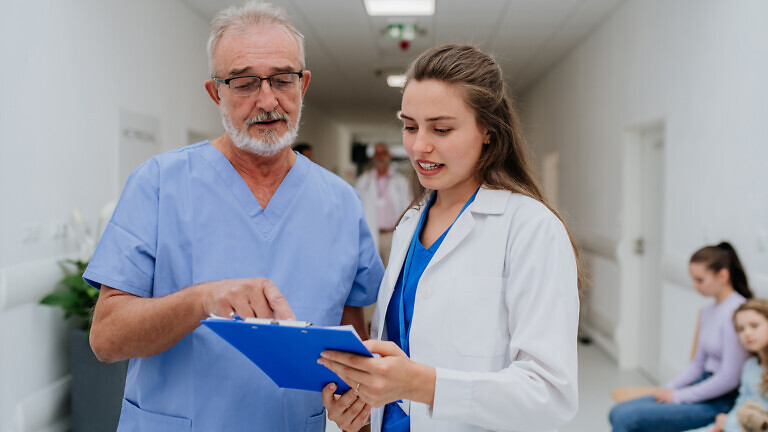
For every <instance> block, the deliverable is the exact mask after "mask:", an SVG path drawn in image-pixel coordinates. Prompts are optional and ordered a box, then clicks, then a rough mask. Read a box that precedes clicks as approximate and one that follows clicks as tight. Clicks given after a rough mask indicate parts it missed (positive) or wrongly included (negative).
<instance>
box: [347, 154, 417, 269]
mask: <svg viewBox="0 0 768 432" xmlns="http://www.w3.org/2000/svg"><path fill="white" fill-rule="evenodd" d="M391 162H392V155H391V154H390V153H389V147H388V146H387V144H385V143H383V142H380V143H377V144H376V145H375V146H374V147H373V168H372V169H371V170H369V171H367V172H365V173H363V174H361V175H360V177H359V178H358V179H357V182H356V186H355V188H356V189H357V191H358V193H359V194H360V199H362V200H363V207H364V208H365V217H366V220H367V221H368V226H369V227H370V230H371V233H372V234H373V238H374V241H375V242H376V246H377V247H378V249H379V255H380V256H381V259H382V261H383V262H384V266H386V265H387V262H388V260H389V249H390V248H391V247H392V232H393V231H394V230H395V225H397V221H398V219H399V218H400V215H401V214H402V213H403V212H404V211H405V208H406V207H407V206H408V204H409V203H410V196H409V195H410V194H409V192H408V181H407V180H406V179H405V177H403V176H402V175H401V174H400V173H398V172H397V171H396V170H394V169H392V167H391V166H390V164H391Z"/></svg>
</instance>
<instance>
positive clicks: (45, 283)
mask: <svg viewBox="0 0 768 432" xmlns="http://www.w3.org/2000/svg"><path fill="white" fill-rule="evenodd" d="M63 259H64V257H58V258H45V259H41V260H36V261H29V262H25V263H21V264H15V265H11V266H8V267H4V268H2V269H0V311H3V310H8V309H11V308H14V307H16V306H20V305H23V304H27V303H37V302H38V301H40V299H41V298H43V297H44V296H45V295H46V294H48V293H49V292H51V291H53V289H54V288H55V287H56V283H57V282H58V281H59V280H60V279H61V278H62V277H63V276H64V272H63V270H62V268H61V266H60V265H59V263H60V262H61V261H62V260H63Z"/></svg>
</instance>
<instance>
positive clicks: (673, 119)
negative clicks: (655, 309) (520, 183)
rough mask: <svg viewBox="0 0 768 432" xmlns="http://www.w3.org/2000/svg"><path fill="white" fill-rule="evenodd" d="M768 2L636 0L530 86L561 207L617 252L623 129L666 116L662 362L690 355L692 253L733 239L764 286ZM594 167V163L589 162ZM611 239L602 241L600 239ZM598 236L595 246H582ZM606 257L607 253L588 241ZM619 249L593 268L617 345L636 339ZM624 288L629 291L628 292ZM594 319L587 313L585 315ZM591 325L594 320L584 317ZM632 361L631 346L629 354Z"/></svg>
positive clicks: (595, 304)
mask: <svg viewBox="0 0 768 432" xmlns="http://www.w3.org/2000/svg"><path fill="white" fill-rule="evenodd" d="M767 42H768V2H765V1H762V0H740V1H736V2H729V1H721V0H672V1H670V0H629V1H628V2H626V3H625V4H623V5H622V6H621V7H620V8H619V9H618V10H617V11H616V12H615V13H614V14H613V15H612V16H611V17H610V18H609V19H608V20H606V22H604V23H603V24H602V25H601V27H600V28H599V29H598V30H597V31H595V32H594V33H593V34H592V35H591V36H590V37H588V38H587V39H586V40H585V41H584V42H583V43H581V44H580V45H579V46H578V47H577V48H576V49H575V50H574V51H573V52H571V53H570V54H569V55H568V56H567V57H566V58H565V59H564V60H563V61H561V62H560V63H559V64H558V65H556V66H555V67H554V68H553V69H552V70H551V71H550V72H549V73H548V74H547V75H546V76H545V77H544V78H543V79H542V80H540V81H539V82H538V83H537V84H536V85H534V86H533V87H532V89H531V90H530V91H529V92H528V93H527V94H526V97H525V100H524V103H523V107H524V109H525V111H526V123H527V125H528V132H529V134H530V135H531V137H532V142H533V143H534V144H535V147H536V152H537V153H538V154H539V155H543V154H545V153H547V152H550V151H554V150H559V151H560V158H561V159H560V184H559V186H560V208H561V209H562V210H563V211H564V213H565V215H566V216H567V218H568V220H569V222H570V226H571V228H572V229H573V231H574V233H575V235H576V237H577V238H580V239H586V241H585V242H586V243H587V244H588V246H589V245H590V244H591V245H602V246H604V247H597V248H591V249H593V250H598V252H599V251H600V250H603V251H605V250H606V249H608V250H611V249H613V250H617V251H618V252H617V256H618V257H619V260H620V257H621V256H622V251H623V250H626V241H627V240H628V239H623V238H622V232H623V228H624V227H623V225H622V215H621V202H622V196H621V191H622V169H623V167H622V156H623V151H624V149H623V147H624V146H625V144H626V143H625V132H626V131H627V130H630V129H632V128H634V127H637V126H639V125H643V124H647V123H648V122H651V121H657V120H663V122H664V124H665V127H666V137H665V141H666V147H665V150H664V151H665V163H666V166H665V183H666V184H665V197H664V234H663V236H664V242H663V255H664V263H663V265H664V267H665V268H666V269H667V270H666V271H665V282H664V284H663V287H662V294H661V295H662V301H663V304H662V311H661V317H660V318H661V328H662V335H661V374H662V375H663V376H664V378H668V377H669V376H670V375H671V374H674V373H676V372H678V371H679V370H680V369H682V367H683V366H684V365H685V364H686V362H687V360H688V357H689V355H690V346H691V339H692V335H693V332H694V325H695V323H694V321H695V316H696V310H697V309H698V308H699V307H700V306H701V305H702V304H706V302H703V301H702V299H701V298H700V297H699V296H698V294H696V293H695V292H694V291H693V290H692V289H690V288H688V286H687V285H688V283H687V279H686V277H685V276H681V277H675V276H674V275H675V274H677V275H679V274H680V272H685V267H686V258H687V257H688V256H689V255H690V254H691V253H692V252H693V251H694V250H696V249H697V248H699V247H700V246H702V245H703V244H705V243H713V242H717V241H720V240H721V239H728V240H730V241H731V242H732V243H733V244H734V245H735V247H736V249H737V250H738V251H739V253H740V255H741V258H742V259H743V262H744V265H745V267H746V269H747V271H748V273H749V274H750V276H753V280H754V281H755V282H756V285H757V288H758V294H759V295H761V296H763V297H768V285H766V284H765V280H766V278H765V276H764V275H766V274H768V251H767V250H766V248H768V245H760V244H759V241H758V240H759V239H762V241H763V242H765V236H766V234H765V232H766V229H768V189H766V185H767V184H768V170H766V169H765V166H766V165H765V161H766V160H768V146H766V145H765V144H766V143H767V142H768V123H767V122H766V118H768V104H766V103H765V100H768V80H766V79H765V76H768V43H767ZM584 173H589V175H584ZM605 245H608V246H607V247H605ZM588 249H590V248H588ZM587 255H597V256H605V255H610V253H609V254H605V253H603V254H600V253H590V252H589V251H588V252H587ZM618 270H619V267H618V264H617V261H615V260H614V261H613V263H607V262H605V261H603V262H602V263H601V265H600V266H596V267H595V268H593V271H597V274H594V275H593V281H595V282H596V285H595V286H594V288H593V292H592V293H591V294H590V295H591V297H592V299H591V312H592V313H594V314H595V316H596V317H597V320H596V321H598V322H603V323H604V322H606V321H608V322H609V324H612V325H613V326H615V328H616V332H615V334H613V335H609V336H610V337H609V339H610V341H609V343H610V344H613V346H612V349H614V350H618V352H619V357H621V352H622V351H623V350H624V349H623V347H622V345H623V346H624V347H626V346H627V345H630V344H633V343H634V344H636V343H637V341H636V340H623V339H622V334H624V333H622V332H623V330H622V329H626V328H628V326H629V327H631V326H630V325H629V324H628V321H629V320H633V319H634V317H631V316H626V315H622V314H621V312H620V311H621V308H620V307H619V305H620V303H621V296H620V295H619V294H620V289H621V287H620V286H619V282H620V279H621V277H620V272H619V271H618ZM625 294H626V293H625ZM587 320H589V317H587ZM587 324H589V323H587ZM620 360H622V361H621V362H620V363H622V364H625V365H626V364H632V363H633V362H632V359H621V358H620Z"/></svg>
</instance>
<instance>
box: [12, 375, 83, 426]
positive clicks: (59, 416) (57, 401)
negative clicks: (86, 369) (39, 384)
mask: <svg viewBox="0 0 768 432" xmlns="http://www.w3.org/2000/svg"><path fill="white" fill-rule="evenodd" d="M71 386H72V377H71V375H66V376H64V377H62V378H59V379H58V380H56V381H54V382H52V383H51V384H49V385H47V386H45V387H44V388H42V389H41V390H40V391H38V392H36V393H34V394H32V395H31V396H28V397H26V398H25V399H23V400H21V401H20V402H19V403H17V404H16V409H15V415H14V421H15V424H16V428H15V429H16V431H18V432H40V431H50V432H58V431H62V432H63V431H66V430H69V428H70V419H69V415H70V414H69V394H70V388H71Z"/></svg>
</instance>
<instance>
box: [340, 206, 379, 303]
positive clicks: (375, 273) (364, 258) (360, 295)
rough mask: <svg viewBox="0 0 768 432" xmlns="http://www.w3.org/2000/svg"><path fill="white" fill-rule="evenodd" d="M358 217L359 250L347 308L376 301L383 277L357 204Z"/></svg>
mask: <svg viewBox="0 0 768 432" xmlns="http://www.w3.org/2000/svg"><path fill="white" fill-rule="evenodd" d="M358 207H360V209H359V210H360V211H359V214H360V217H359V220H358V227H359V229H358V230H359V232H360V248H359V249H358V251H359V255H358V261H357V273H356V275H355V280H354V282H353V284H352V290H351V291H350V293H349V297H347V302H346V305H347V306H368V305H370V304H373V303H374V302H375V301H376V296H377V295H378V293H379V284H381V278H382V277H383V276H384V265H383V264H382V263H381V257H379V253H378V251H377V249H376V245H375V244H374V242H373V237H372V236H371V231H370V229H368V223H367V222H366V220H365V216H364V213H363V209H362V204H361V203H359V199H358Z"/></svg>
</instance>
